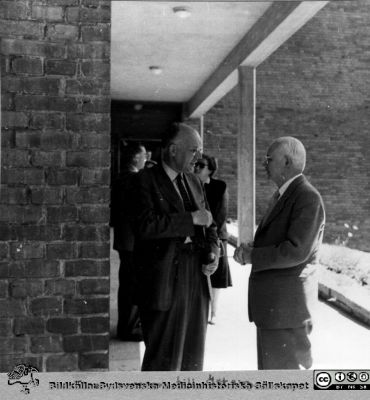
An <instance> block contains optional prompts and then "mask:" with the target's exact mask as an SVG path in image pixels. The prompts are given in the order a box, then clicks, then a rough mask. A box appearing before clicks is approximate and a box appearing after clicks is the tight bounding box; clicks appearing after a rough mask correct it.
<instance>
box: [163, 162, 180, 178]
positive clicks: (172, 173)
mask: <svg viewBox="0 0 370 400" xmlns="http://www.w3.org/2000/svg"><path fill="white" fill-rule="evenodd" d="M162 165H163V169H164V171H165V172H166V174H167V175H168V177H169V178H170V179H171V182H173V181H174V180H175V179H176V177H177V175H178V174H179V173H178V172H176V171H175V170H174V169H172V168H171V167H170V166H169V165H167V164H166V163H165V162H164V161H163V160H162Z"/></svg>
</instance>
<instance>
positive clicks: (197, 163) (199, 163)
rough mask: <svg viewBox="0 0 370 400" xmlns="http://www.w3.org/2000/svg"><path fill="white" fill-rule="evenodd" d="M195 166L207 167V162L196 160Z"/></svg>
mask: <svg viewBox="0 0 370 400" xmlns="http://www.w3.org/2000/svg"><path fill="white" fill-rule="evenodd" d="M195 167H196V168H199V169H203V168H205V167H208V164H205V163H203V162H199V161H198V162H196V163H195Z"/></svg>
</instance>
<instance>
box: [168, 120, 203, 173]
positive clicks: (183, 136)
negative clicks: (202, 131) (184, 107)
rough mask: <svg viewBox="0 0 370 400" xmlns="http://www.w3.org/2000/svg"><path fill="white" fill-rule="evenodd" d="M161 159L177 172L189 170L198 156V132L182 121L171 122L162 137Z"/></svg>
mask: <svg viewBox="0 0 370 400" xmlns="http://www.w3.org/2000/svg"><path fill="white" fill-rule="evenodd" d="M162 148H163V160H164V161H165V162H166V164H168V165H169V166H170V167H171V168H172V169H174V170H175V171H177V172H185V171H191V170H192V169H193V168H194V164H195V162H196V160H197V159H198V158H199V156H200V150H201V139H200V136H199V133H198V132H197V131H196V130H195V129H194V128H192V127H191V126H189V125H186V124H184V123H176V124H173V126H172V127H171V129H170V131H169V132H168V133H167V135H166V136H165V137H164V138H163V139H162Z"/></svg>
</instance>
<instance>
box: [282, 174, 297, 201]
mask: <svg viewBox="0 0 370 400" xmlns="http://www.w3.org/2000/svg"><path fill="white" fill-rule="evenodd" d="M301 175H302V174H298V175H296V176H293V178H290V179H289V180H287V181H286V182H285V183H284V184H283V185H281V186H280V187H279V193H280V197H281V196H282V195H283V194H284V192H285V191H286V190H287V189H288V187H289V185H290V184H291V183H292V182H293V181H294V179H296V178H298V177H299V176H301Z"/></svg>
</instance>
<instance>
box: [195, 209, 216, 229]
mask: <svg viewBox="0 0 370 400" xmlns="http://www.w3.org/2000/svg"><path fill="white" fill-rule="evenodd" d="M191 216H192V218H193V224H194V225H201V226H206V227H207V228H208V227H209V226H210V225H211V224H212V221H213V218H212V214H211V213H210V212H209V211H208V210H206V209H205V208H204V209H203V210H197V211H193V212H192V213H191Z"/></svg>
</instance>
